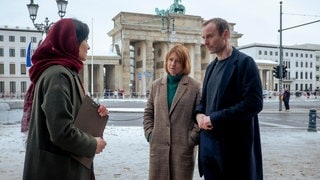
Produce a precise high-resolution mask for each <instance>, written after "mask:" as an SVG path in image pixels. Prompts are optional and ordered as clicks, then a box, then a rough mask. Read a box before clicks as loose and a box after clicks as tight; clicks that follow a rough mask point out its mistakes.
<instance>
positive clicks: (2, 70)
mask: <svg viewBox="0 0 320 180" xmlns="http://www.w3.org/2000/svg"><path fill="white" fill-rule="evenodd" d="M0 74H2V75H3V74H4V64H0Z"/></svg>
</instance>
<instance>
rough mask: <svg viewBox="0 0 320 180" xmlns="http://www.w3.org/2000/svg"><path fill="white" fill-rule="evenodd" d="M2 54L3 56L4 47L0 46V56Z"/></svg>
mask: <svg viewBox="0 0 320 180" xmlns="http://www.w3.org/2000/svg"><path fill="white" fill-rule="evenodd" d="M3 56H4V49H3V48H0V57H3Z"/></svg>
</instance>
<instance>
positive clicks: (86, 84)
mask: <svg viewBox="0 0 320 180" xmlns="http://www.w3.org/2000/svg"><path fill="white" fill-rule="evenodd" d="M88 68H89V66H88V63H85V64H84V66H83V88H84V90H85V92H86V93H89V70H88Z"/></svg>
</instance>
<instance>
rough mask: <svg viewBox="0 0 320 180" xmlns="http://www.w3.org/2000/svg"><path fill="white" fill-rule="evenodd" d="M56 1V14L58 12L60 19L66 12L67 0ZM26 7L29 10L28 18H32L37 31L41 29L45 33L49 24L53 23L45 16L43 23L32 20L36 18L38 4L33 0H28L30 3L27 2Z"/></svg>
mask: <svg viewBox="0 0 320 180" xmlns="http://www.w3.org/2000/svg"><path fill="white" fill-rule="evenodd" d="M56 1H57V6H58V14H59V16H60V18H61V19H62V18H63V17H64V16H65V14H66V9H67V5H68V1H67V0H56ZM27 7H28V10H29V15H30V19H31V20H32V23H33V25H34V27H35V28H37V29H38V30H39V31H42V32H44V33H46V34H47V33H48V30H49V28H50V26H51V25H52V24H53V23H49V22H50V21H49V19H48V17H46V19H45V20H44V23H41V24H38V23H35V22H34V21H35V20H36V18H37V13H38V9H39V5H38V4H34V3H33V0H30V4H27Z"/></svg>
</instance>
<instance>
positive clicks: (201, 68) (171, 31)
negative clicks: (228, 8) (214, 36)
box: [108, 12, 242, 96]
mask: <svg viewBox="0 0 320 180" xmlns="http://www.w3.org/2000/svg"><path fill="white" fill-rule="evenodd" d="M113 21H114V27H113V29H112V30H111V31H109V32H108V35H109V36H111V37H112V41H113V46H114V47H115V48H116V49H117V53H118V55H119V56H120V57H121V63H120V66H121V67H120V69H119V74H117V77H118V78H119V81H118V84H116V85H117V86H118V87H119V88H120V89H124V90H125V92H135V93H138V94H140V95H143V96H144V95H147V93H148V89H149V87H150V85H151V83H152V81H154V80H155V79H158V78H160V77H163V76H164V75H165V73H166V72H165V70H164V67H163V63H164V60H165V56H166V54H167V52H168V51H169V49H170V48H171V47H172V46H173V45H174V44H175V43H182V44H184V45H185V46H186V47H187V48H188V50H189V52H190V56H191V67H192V69H191V73H190V76H191V77H193V78H195V79H197V80H199V81H202V80H203V78H204V73H205V69H206V67H207V65H208V63H209V61H210V60H211V59H213V57H212V55H210V54H209V53H208V51H207V50H206V48H205V46H204V44H203V39H202V37H201V29H202V23H203V21H204V19H203V18H202V17H200V16H192V15H184V14H177V13H168V14H166V15H165V16H160V15H152V14H139V13H130V12H120V13H119V14H117V15H116V16H115V17H114V18H113ZM229 25H230V30H231V38H230V42H231V44H232V45H233V46H238V43H237V42H238V38H240V37H241V36H242V34H239V33H237V32H236V31H234V26H235V24H234V23H230V24H229Z"/></svg>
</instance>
